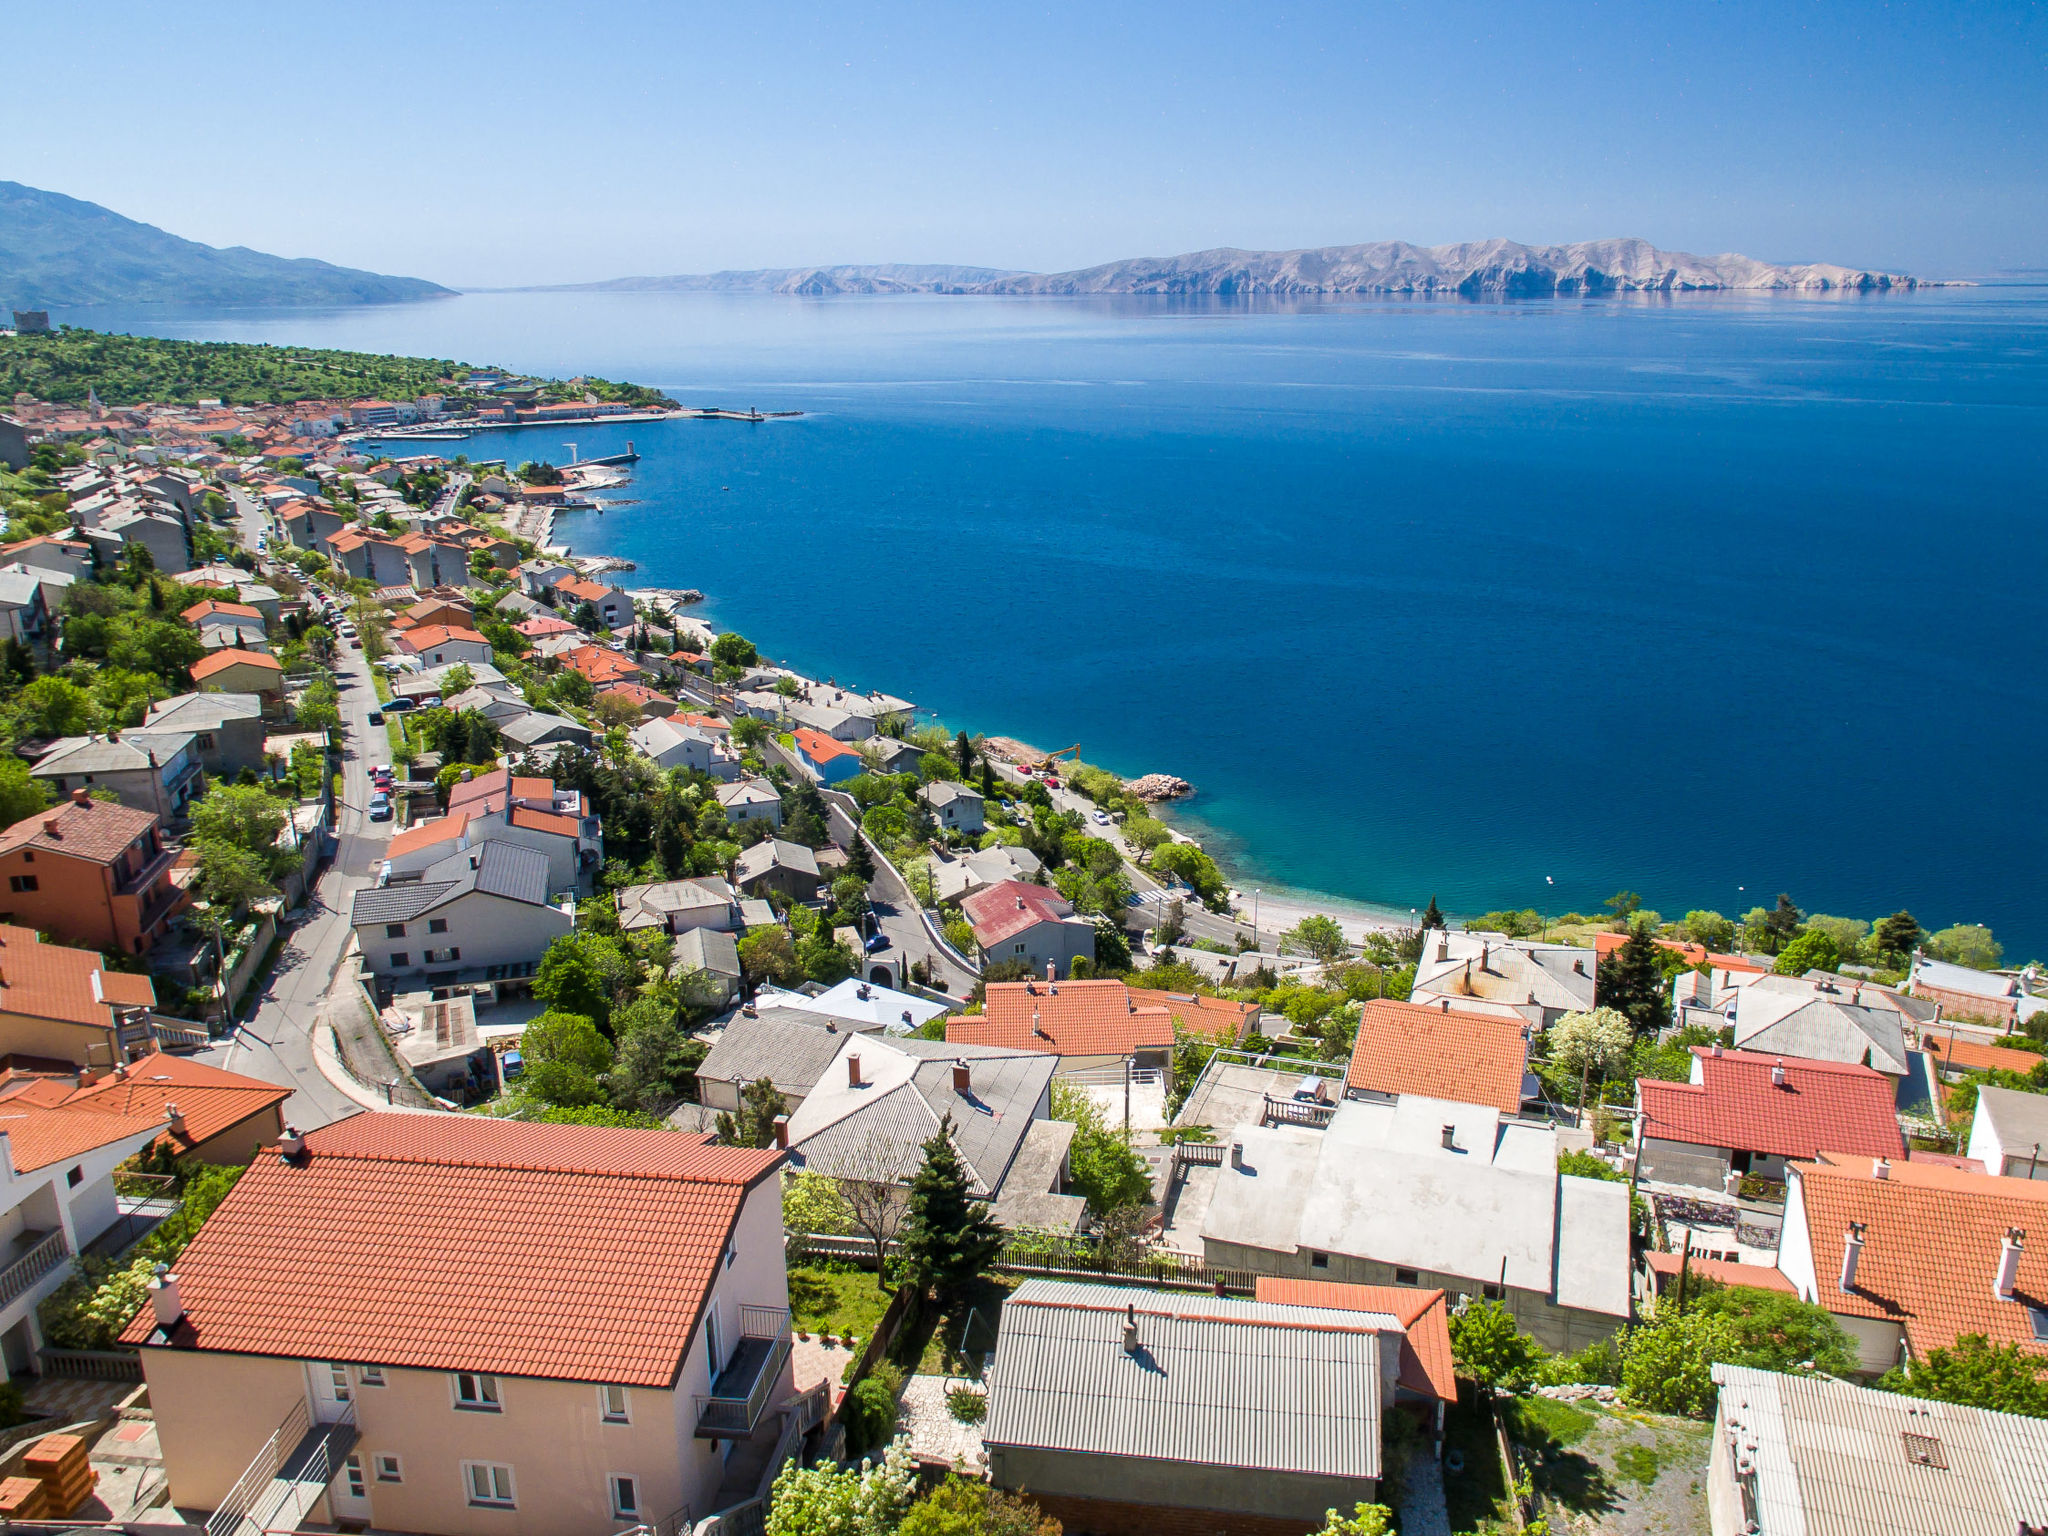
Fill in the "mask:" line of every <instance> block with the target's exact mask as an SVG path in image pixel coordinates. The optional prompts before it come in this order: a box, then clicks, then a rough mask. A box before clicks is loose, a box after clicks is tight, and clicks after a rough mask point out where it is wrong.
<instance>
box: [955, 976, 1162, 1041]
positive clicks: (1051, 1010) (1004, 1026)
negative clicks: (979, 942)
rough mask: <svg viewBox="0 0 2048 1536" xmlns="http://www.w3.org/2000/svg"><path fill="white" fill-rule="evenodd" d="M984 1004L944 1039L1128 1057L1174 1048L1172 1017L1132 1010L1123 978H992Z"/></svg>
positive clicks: (1149, 1010) (1154, 1011)
mask: <svg viewBox="0 0 2048 1536" xmlns="http://www.w3.org/2000/svg"><path fill="white" fill-rule="evenodd" d="M983 1006H984V1008H985V1009H986V1012H984V1013H983V1014H982V1015H981V1016H980V1017H978V1018H977V1017H975V1016H974V1015H972V1014H970V1015H967V1016H965V1017H962V1018H956V1019H953V1020H952V1021H950V1022H949V1023H948V1024H947V1025H946V1039H947V1040H948V1041H950V1042H952V1043H954V1044H956V1045H999V1046H1004V1047H1007V1048H1008V1049H1010V1050H1014V1051H1040V1052H1044V1053H1046V1054H1048V1055H1053V1056H1129V1055H1131V1054H1132V1053H1133V1052H1136V1051H1146V1050H1169V1049H1171V1048H1172V1046H1173V1015H1171V1014H1170V1013H1168V1012H1167V1011H1166V1010H1165V1009H1164V1008H1158V1007H1151V1008H1137V1009H1134V1008H1133V1007H1132V1006H1131V999H1130V989H1129V988H1128V987H1126V986H1125V985H1124V984H1123V983H1122V982H1120V981H1061V982H1044V981H998V982H992V983H990V985H989V987H988V993H987V1001H986V1003H985V1004H984V1005H983ZM1034 1025H1035V1027H1034Z"/></svg>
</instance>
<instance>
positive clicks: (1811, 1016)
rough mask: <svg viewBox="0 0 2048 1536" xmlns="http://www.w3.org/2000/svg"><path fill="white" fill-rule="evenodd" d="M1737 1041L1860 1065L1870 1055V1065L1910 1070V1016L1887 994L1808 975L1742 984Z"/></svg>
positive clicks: (1751, 1047) (1747, 1046) (1751, 1048)
mask: <svg viewBox="0 0 2048 1536" xmlns="http://www.w3.org/2000/svg"><path fill="white" fill-rule="evenodd" d="M1735 1043H1736V1045H1737V1046H1739V1047H1741V1048H1742V1049H1743V1050H1748V1051H1770V1052H1774V1053H1775V1054H1777V1055H1781V1056H1804V1057H1806V1058H1808V1059H1809V1060H1812V1061H1846V1062H1859V1063H1860V1062H1862V1061H1863V1059H1864V1057H1865V1056H1866V1055H1868V1057H1869V1058H1870V1060H1869V1064H1870V1065H1871V1066H1873V1067H1875V1068H1876V1069H1877V1070H1878V1071H1880V1072H1888V1073H1890V1074H1891V1075H1892V1076H1893V1077H1901V1076H1903V1075H1904V1074H1905V1073H1906V1072H1907V1070H1908V1063H1907V1061H1906V1021H1905V1016H1904V1015H1903V1014H1901V1013H1900V1012H1899V1011H1898V1009H1896V1008H1894V1007H1892V1006H1891V1000H1890V999H1889V998H1888V997H1885V996H1884V995H1883V994H1882V993H1879V992H1877V991H1876V990H1875V989H1872V990H1871V991H1869V992H1862V991H1859V990H1856V989H1854V988H1852V989H1851V990H1849V991H1847V992H1844V991H1843V990H1842V989H1841V988H1840V987H1838V986H1836V985H1835V984H1833V983H1832V982H1822V983H1815V982H1810V981H1808V980H1807V979H1806V978H1805V977H1803V976H1760V977H1758V978H1757V979H1756V980H1755V981H1753V982H1751V983H1750V984H1749V985H1747V986H1745V987H1743V988H1741V989H1740V990H1739V991H1738V992H1737V993H1736V996H1735Z"/></svg>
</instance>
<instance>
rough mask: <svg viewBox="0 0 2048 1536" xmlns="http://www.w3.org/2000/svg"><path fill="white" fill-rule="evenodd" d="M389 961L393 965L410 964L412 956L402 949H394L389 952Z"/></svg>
mask: <svg viewBox="0 0 2048 1536" xmlns="http://www.w3.org/2000/svg"><path fill="white" fill-rule="evenodd" d="M391 963H392V964H393V965H411V964H412V956H411V955H410V954H408V953H407V952H406V951H404V950H402V949H394V950H393V951H392V952H391Z"/></svg>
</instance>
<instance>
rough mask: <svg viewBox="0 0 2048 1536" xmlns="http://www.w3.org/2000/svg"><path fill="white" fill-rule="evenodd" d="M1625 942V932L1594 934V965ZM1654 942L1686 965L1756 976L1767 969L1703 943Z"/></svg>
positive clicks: (1746, 957) (1674, 940)
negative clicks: (1709, 967) (1716, 950)
mask: <svg viewBox="0 0 2048 1536" xmlns="http://www.w3.org/2000/svg"><path fill="white" fill-rule="evenodd" d="M1627 942H1628V935H1627V934H1625V933H1596V934H1594V935H1593V954H1594V963H1595V965H1596V966H1597V965H1598V963H1599V962H1600V961H1602V960H1605V959H1606V958H1607V957H1608V956H1609V955H1611V954H1613V953H1614V952H1615V951H1616V950H1617V949H1619V948H1621V946H1622V945H1624V944H1626V943H1627ZM1656 944H1657V947H1658V948H1659V949H1668V950H1670V951H1671V953H1672V954H1674V955H1683V956H1684V957H1685V963H1686V964H1687V965H1706V964H1708V963H1709V962H1712V964H1713V965H1715V966H1716V967H1717V968H1719V969H1721V970H1724V971H1747V972H1750V973H1751V974H1753V975H1757V976H1761V975H1763V974H1764V973H1765V971H1766V970H1767V969H1768V967H1766V966H1761V965H1758V964H1757V963H1756V962H1755V961H1754V960H1752V959H1750V958H1749V956H1747V955H1717V954H1715V953H1714V952H1713V951H1712V950H1710V949H1708V948H1707V946H1706V945H1704V944H1688V943H1682V942H1680V941H1679V940H1677V939H1658V940H1657V941H1656Z"/></svg>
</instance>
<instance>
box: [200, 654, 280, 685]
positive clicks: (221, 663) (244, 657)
mask: <svg viewBox="0 0 2048 1536" xmlns="http://www.w3.org/2000/svg"><path fill="white" fill-rule="evenodd" d="M233 666H248V667H262V668H264V669H265V670H266V671H270V672H276V673H278V674H280V675H282V673H283V672H284V663H283V662H281V661H279V660H278V659H277V658H276V657H275V656H266V655H264V654H263V653H262V652H261V651H239V650H226V651H215V652H214V653H213V654H212V655H211V656H209V657H207V658H206V659H205V660H204V661H195V662H193V663H192V681H193V682H195V683H196V682H198V681H199V680H200V679H201V678H205V677H212V676H213V675H214V674H215V673H216V672H225V671H226V670H227V669H228V668H229V667H233Z"/></svg>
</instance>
